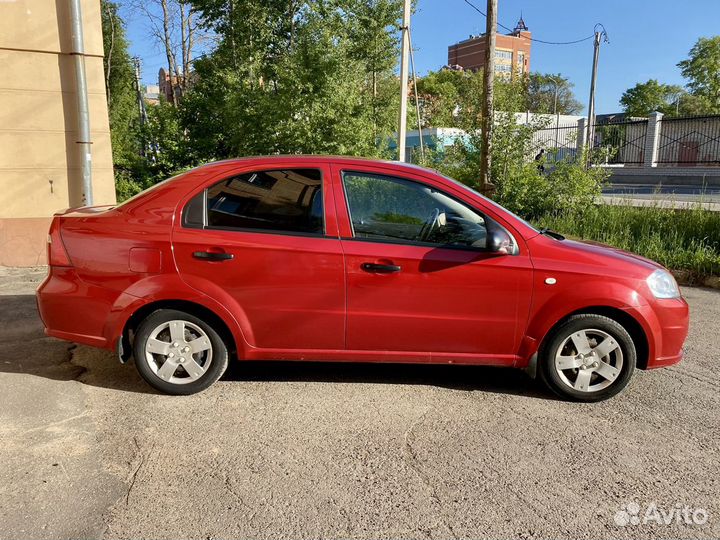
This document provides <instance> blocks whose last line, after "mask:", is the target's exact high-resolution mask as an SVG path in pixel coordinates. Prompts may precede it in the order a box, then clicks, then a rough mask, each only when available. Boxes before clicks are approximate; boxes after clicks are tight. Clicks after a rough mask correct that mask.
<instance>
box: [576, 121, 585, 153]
mask: <svg viewBox="0 0 720 540" xmlns="http://www.w3.org/2000/svg"><path fill="white" fill-rule="evenodd" d="M586 122H587V120H586V119H585V118H581V119H580V120H578V124H577V155H578V156H582V153H583V149H584V148H585V135H586V134H587V124H586Z"/></svg>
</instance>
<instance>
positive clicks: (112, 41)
mask: <svg viewBox="0 0 720 540" xmlns="http://www.w3.org/2000/svg"><path fill="white" fill-rule="evenodd" d="M100 7H101V15H102V29H103V48H104V52H105V59H104V63H103V65H104V70H105V71H104V72H105V86H106V91H107V101H108V114H109V117H110V135H111V142H112V153H113V163H114V165H115V167H116V169H117V170H128V169H131V168H133V167H134V166H135V164H136V161H137V159H138V153H139V149H140V147H139V144H138V143H139V139H138V132H137V117H138V116H137V98H136V96H137V94H136V92H135V72H134V69H133V66H132V61H131V58H130V54H129V53H128V43H127V39H126V37H125V26H124V24H123V21H122V19H121V18H120V16H119V15H118V6H117V4H115V3H114V2H111V1H109V0H102V2H101V5H100Z"/></svg>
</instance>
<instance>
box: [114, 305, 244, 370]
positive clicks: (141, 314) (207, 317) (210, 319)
mask: <svg viewBox="0 0 720 540" xmlns="http://www.w3.org/2000/svg"><path fill="white" fill-rule="evenodd" d="M160 309H175V310H178V311H183V312H185V313H189V314H190V315H194V316H195V317H198V318H200V319H202V320H203V321H206V322H207V323H208V324H210V325H212V326H213V328H214V329H215V330H216V331H217V333H218V334H219V335H220V337H221V338H222V340H223V341H224V342H225V345H226V346H227V348H228V352H229V353H230V355H231V357H232V356H233V355H234V356H235V357H236V358H237V357H238V356H239V353H240V351H242V347H241V344H240V343H238V342H237V340H236V339H235V336H234V335H233V333H232V331H231V330H230V327H229V326H228V325H227V323H226V322H225V321H224V320H223V318H222V317H220V316H219V315H218V314H217V313H215V312H214V311H213V310H211V309H210V308H208V307H206V306H203V305H201V304H198V303H196V302H192V301H190V300H174V299H163V300H155V301H152V302H148V303H147V304H143V305H142V306H140V307H139V308H138V309H136V310H135V311H133V313H132V314H131V315H130V317H128V319H127V320H126V321H125V325H124V326H123V330H122V334H121V338H120V340H121V343H122V349H121V350H122V351H124V353H123V354H124V356H123V357H124V358H125V359H127V358H129V355H130V354H131V351H132V342H131V334H134V333H135V332H136V331H137V328H138V326H139V325H140V323H141V322H142V321H143V320H145V318H147V316H148V315H150V314H151V313H154V312H155V311H158V310H160Z"/></svg>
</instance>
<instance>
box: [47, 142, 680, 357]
mask: <svg viewBox="0 0 720 540" xmlns="http://www.w3.org/2000/svg"><path fill="white" fill-rule="evenodd" d="M286 168H295V169H297V168H312V169H319V171H320V172H321V176H322V190H323V202H324V205H323V212H324V234H322V235H316V236H312V235H304V234H286V233H277V232H274V231H252V230H232V231H228V230H210V229H203V228H192V227H187V226H185V225H184V222H183V210H184V208H185V207H186V205H187V204H188V203H189V202H190V201H191V200H192V199H193V197H194V196H195V195H196V194H198V193H199V192H202V190H204V189H206V188H208V186H212V185H213V184H216V183H217V182H218V181H220V180H222V179H223V178H226V177H230V176H233V175H237V174H241V173H243V172H248V171H262V170H276V169H286ZM347 170H352V171H356V172H360V173H367V174H377V175H390V176H392V177H396V178H401V179H407V180H411V181H413V182H419V183H422V184H423V185H425V186H429V187H430V188H431V189H433V190H435V189H437V190H441V191H443V192H444V193H446V194H448V195H449V196H451V197H453V198H455V199H457V200H458V201H461V202H462V203H464V204H466V205H468V206H470V207H473V208H475V209H477V210H478V211H480V212H482V213H483V214H484V215H486V216H488V217H490V218H491V219H493V220H495V221H496V222H497V223H499V224H500V225H501V226H502V227H504V228H505V229H506V230H507V231H509V232H510V233H511V234H512V235H513V237H514V239H515V240H516V242H517V253H515V254H514V255H512V256H508V255H505V256H499V255H498V254H497V253H489V252H481V251H473V250H463V249H450V248H444V247H443V246H425V245H413V244H403V243H385V242H378V241H365V240H363V239H362V238H356V237H354V236H353V226H352V224H351V220H350V217H349V214H348V199H347V196H346V194H345V193H344V188H343V183H342V180H341V178H342V176H341V175H342V172H343V171H347ZM49 239H50V247H49V259H50V260H49V265H50V267H49V273H48V276H47V278H46V279H45V281H44V282H43V283H42V285H41V286H40V287H39V289H38V292H37V298H38V304H39V310H40V314H41V317H42V320H43V322H44V324H45V327H46V333H47V334H48V335H50V336H54V337H57V338H61V339H65V340H71V341H74V342H77V343H82V344H86V345H91V346H95V347H102V348H105V349H109V350H116V351H118V352H120V353H121V355H122V356H127V354H128V349H129V331H130V330H132V328H133V326H134V325H136V324H137V322H138V321H139V320H141V319H142V317H143V316H145V315H146V314H148V313H150V312H152V311H153V310H155V309H157V308H159V307H173V308H178V309H187V310H191V311H192V312H194V313H200V314H203V315H204V316H205V317H209V318H210V319H211V320H212V321H214V323H215V324H216V325H217V326H218V327H219V328H220V329H221V333H222V334H223V335H224V336H226V337H227V339H228V341H229V342H230V345H229V348H230V349H231V350H233V351H234V352H235V354H236V357H237V358H238V359H240V360H305V359H308V360H327V361H364V362H430V363H457V364H491V365H499V366H512V367H517V368H524V367H527V366H528V365H529V364H530V363H531V360H532V359H533V357H534V355H535V354H536V353H537V352H538V348H539V347H540V345H541V343H542V342H543V340H544V338H545V337H546V336H547V335H548V333H549V332H550V330H551V329H552V328H553V327H555V326H556V325H557V324H558V323H559V321H562V320H563V319H564V318H566V317H568V316H569V315H571V314H573V313H580V312H582V313H597V314H602V315H607V316H609V317H611V318H613V319H614V320H618V321H620V322H621V323H622V324H623V326H624V327H625V328H626V329H627V330H628V332H629V333H630V334H631V335H632V337H633V340H634V341H635V344H636V347H637V349H638V355H637V365H638V367H640V368H656V367H662V366H667V365H670V364H674V363H676V362H678V361H680V359H681V357H682V345H683V342H684V340H685V338H686V335H687V330H688V306H687V304H686V302H685V301H684V300H683V299H682V298H670V299H658V298H656V297H655V296H654V295H653V294H652V292H651V291H650V290H649V288H648V284H647V282H646V279H647V278H648V275H649V274H650V273H652V272H653V271H655V270H657V269H658V268H661V267H660V266H659V265H657V264H656V263H654V262H651V261H648V260H646V259H643V258H641V257H637V256H634V255H631V254H628V253H624V252H621V251H619V250H614V249H610V248H607V247H601V246H596V245H589V244H585V243H580V242H574V241H570V240H565V241H560V240H557V239H555V238H552V237H549V236H547V235H544V234H540V233H539V232H538V231H537V230H535V229H534V228H532V227H531V226H529V225H528V224H527V223H525V222H524V221H522V220H521V219H519V218H517V217H516V216H514V215H513V214H511V213H510V212H508V211H506V210H504V209H503V208H501V207H499V206H498V205H496V204H495V203H493V202H491V201H490V200H488V199H486V198H484V197H482V196H481V195H479V194H477V193H475V192H474V191H472V190H470V189H468V188H466V187H464V186H462V185H461V184H459V183H456V182H454V181H451V180H449V179H447V178H445V177H443V176H441V175H439V174H437V173H435V172H432V171H429V170H426V169H423V168H419V167H415V166H411V165H405V164H400V163H395V162H379V161H372V160H365V159H354V158H343V157H321V156H279V157H263V158H247V159H238V160H230V161H224V162H218V163H214V164H210V165H205V166H202V167H199V168H196V169H193V170H191V171H189V172H186V173H184V174H181V175H179V176H177V177H175V178H173V179H171V180H169V181H166V182H163V183H161V184H159V185H157V186H155V187H154V188H153V189H151V190H148V191H146V192H144V193H143V194H141V195H140V196H138V197H137V198H134V199H131V200H130V201H128V202H126V203H124V204H122V205H119V206H116V207H96V208H80V209H75V210H67V211H64V212H60V213H58V214H56V216H55V218H54V221H53V223H52V226H51V230H50V234H49ZM198 252H205V253H210V254H220V255H222V256H223V257H224V256H227V257H228V258H225V259H219V260H214V259H213V258H209V259H203V258H198V257H197V256H196V254H197V253H198ZM223 254H225V255H223ZM231 256H232V258H229V257H231ZM367 263H370V264H391V265H397V266H398V267H401V268H402V271H401V272H395V273H372V272H367V271H363V268H364V267H363V265H364V264H367Z"/></svg>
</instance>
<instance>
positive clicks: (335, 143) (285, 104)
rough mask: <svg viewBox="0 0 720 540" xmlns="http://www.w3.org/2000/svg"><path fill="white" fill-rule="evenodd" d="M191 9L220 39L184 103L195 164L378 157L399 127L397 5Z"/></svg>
mask: <svg viewBox="0 0 720 540" xmlns="http://www.w3.org/2000/svg"><path fill="white" fill-rule="evenodd" d="M193 5H194V8H195V9H196V10H197V12H198V13H200V14H201V15H202V16H203V20H205V21H206V24H207V25H208V27H209V29H210V30H212V31H213V32H214V33H215V34H216V35H217V36H218V38H219V44H218V47H217V49H216V50H215V51H213V52H212V53H211V54H209V55H207V56H206V57H205V58H203V59H201V60H198V61H197V62H196V63H195V68H196V71H197V75H198V77H197V78H198V81H197V83H196V84H195V86H194V88H193V90H192V92H190V93H189V94H188V96H187V98H186V100H185V102H184V103H183V105H182V108H183V111H182V114H183V118H184V124H185V126H186V127H187V129H188V134H189V138H190V140H191V141H192V144H193V146H194V147H195V148H196V149H197V152H198V155H197V158H198V159H212V158H218V157H227V156H231V155H248V154H272V153H334V154H350V155H377V154H378V153H379V150H378V144H377V141H378V140H379V139H383V138H386V137H387V136H388V135H389V134H390V133H392V130H393V127H394V122H395V120H394V118H395V111H396V109H395V106H394V101H395V100H394V99H393V97H394V95H395V94H394V88H395V87H396V85H397V83H396V80H395V77H394V73H393V71H394V68H395V63H396V58H397V52H398V51H397V39H396V32H395V30H394V28H395V27H396V25H397V22H398V21H397V18H398V15H399V14H400V1H399V0H305V1H299V0H298V1H290V2H288V1H286V0H285V1H258V0H254V1H245V2H227V1H226V0H222V1H220V0H195V1H194V2H193ZM201 120H202V121H201Z"/></svg>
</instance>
